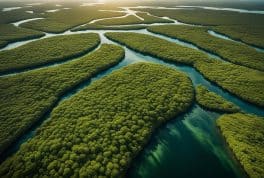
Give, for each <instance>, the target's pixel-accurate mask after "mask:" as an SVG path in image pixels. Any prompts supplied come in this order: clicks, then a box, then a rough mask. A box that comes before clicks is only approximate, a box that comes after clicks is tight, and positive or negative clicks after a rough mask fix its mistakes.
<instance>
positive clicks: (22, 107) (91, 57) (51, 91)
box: [0, 45, 124, 177]
mask: <svg viewBox="0 0 264 178" xmlns="http://www.w3.org/2000/svg"><path fill="white" fill-rule="evenodd" d="M123 57H124V50H123V49H122V48H120V47H117V46H115V45H102V46H101V47H100V49H98V50H96V51H95V52H93V53H91V54H88V55H86V56H84V57H82V58H80V59H76V60H74V61H71V62H67V63H65V64H61V65H58V66H53V67H48V68H42V69H39V70H32V71H30V72H25V73H21V74H18V75H14V76H9V77H0V98H1V103H0V154H1V153H2V152H3V151H4V150H5V149H7V148H8V147H9V146H10V145H11V144H12V143H13V142H14V141H15V140H16V139H17V138H19V137H20V136H21V135H23V133H24V132H25V131H26V130H27V129H28V128H30V127H31V126H32V125H33V124H34V123H36V122H37V121H39V120H40V119H41V118H42V117H43V116H44V115H45V114H46V113H47V112H48V111H49V110H51V109H52V107H53V106H54V105H55V104H56V102H57V101H58V99H59V97H61V96H62V95H63V94H65V93H66V92H67V91H70V90H71V89H73V88H74V87H75V86H77V85H79V84H81V83H83V82H84V81H86V80H89V79H90V78H91V77H92V76H94V75H95V74H97V73H99V72H101V71H103V70H105V69H107V68H109V67H110V66H113V65H115V64H117V63H118V62H119V61H121V60H122V58H123ZM0 177H1V176H0Z"/></svg>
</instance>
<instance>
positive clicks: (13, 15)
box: [0, 8, 42, 24]
mask: <svg viewBox="0 0 264 178" xmlns="http://www.w3.org/2000/svg"><path fill="white" fill-rule="evenodd" d="M37 17H42V15H39V14H30V13H27V12H26V9H24V8H22V9H17V10H12V11H6V12H3V11H2V9H1V10H0V24H9V23H13V22H17V21H20V20H25V19H31V18H37Z"/></svg>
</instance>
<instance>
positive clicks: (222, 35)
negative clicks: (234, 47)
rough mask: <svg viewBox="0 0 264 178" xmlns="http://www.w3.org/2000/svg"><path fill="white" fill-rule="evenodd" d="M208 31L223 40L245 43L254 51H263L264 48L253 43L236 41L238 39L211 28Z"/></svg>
mask: <svg viewBox="0 0 264 178" xmlns="http://www.w3.org/2000/svg"><path fill="white" fill-rule="evenodd" d="M208 33H209V34H210V35H212V36H214V37H217V38H221V39H224V40H228V41H232V42H235V43H240V44H243V45H247V46H249V47H251V48H254V49H255V50H256V51H258V52H262V53H264V49H263V48H259V47H256V46H253V45H250V44H247V43H244V42H242V41H238V40H234V39H232V38H231V37H229V36H227V35H224V34H222V33H218V32H215V31H213V30H208Z"/></svg>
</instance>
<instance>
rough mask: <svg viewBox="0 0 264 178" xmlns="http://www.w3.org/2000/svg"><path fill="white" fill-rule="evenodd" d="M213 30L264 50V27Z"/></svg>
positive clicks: (248, 26) (229, 27)
mask: <svg viewBox="0 0 264 178" xmlns="http://www.w3.org/2000/svg"><path fill="white" fill-rule="evenodd" d="M212 29H213V30H215V31H217V32H219V33H222V34H225V35H227V36H230V37H231V38H232V39H235V40H239V41H242V42H244V43H247V44H250V45H254V46H258V47H261V48H264V40H261V39H264V33H263V31H264V25H254V26H252V25H243V26H240V25H229V26H216V27H212Z"/></svg>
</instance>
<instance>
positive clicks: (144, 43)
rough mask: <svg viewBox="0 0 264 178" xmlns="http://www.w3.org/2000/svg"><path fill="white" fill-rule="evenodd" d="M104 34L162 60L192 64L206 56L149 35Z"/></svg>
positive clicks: (127, 33) (130, 33) (129, 33)
mask: <svg viewBox="0 0 264 178" xmlns="http://www.w3.org/2000/svg"><path fill="white" fill-rule="evenodd" d="M105 36H106V37H107V38H109V39H111V40H113V41H116V42H118V43H121V44H123V45H126V46H128V47H129V48H131V49H133V50H135V51H139V52H142V53H144V54H148V55H151V56H155V57H158V58H161V59H164V60H169V61H173V62H178V63H181V64H190V65H193V64H194V63H195V61H201V60H205V59H207V58H208V56H207V55H206V54H203V53H201V52H199V51H197V50H194V49H190V48H188V47H184V46H180V45H177V44H176V43H173V42H169V41H166V40H163V39H161V38H157V37H154V36H151V35H145V34H140V33H132V32H108V33H105Z"/></svg>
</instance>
